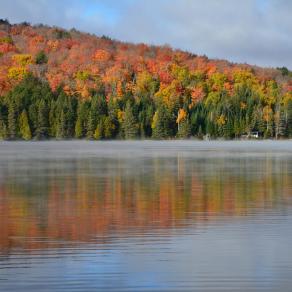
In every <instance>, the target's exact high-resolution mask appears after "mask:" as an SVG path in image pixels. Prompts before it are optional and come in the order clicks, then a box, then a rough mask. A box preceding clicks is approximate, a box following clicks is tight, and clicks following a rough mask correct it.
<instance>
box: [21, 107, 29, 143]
mask: <svg viewBox="0 0 292 292" xmlns="http://www.w3.org/2000/svg"><path fill="white" fill-rule="evenodd" d="M19 131H20V135H21V137H22V138H23V139H24V140H30V139H31V131H30V126H29V123H28V117H27V113H26V110H23V111H22V113H21V115H20V117H19Z"/></svg>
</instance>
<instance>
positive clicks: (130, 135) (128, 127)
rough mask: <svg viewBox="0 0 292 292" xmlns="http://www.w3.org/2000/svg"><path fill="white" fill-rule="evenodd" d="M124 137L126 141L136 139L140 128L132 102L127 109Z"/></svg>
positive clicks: (128, 103)
mask: <svg viewBox="0 0 292 292" xmlns="http://www.w3.org/2000/svg"><path fill="white" fill-rule="evenodd" d="M123 129H124V135H125V138H126V139H134V138H136V137H137V135H138V127H137V123H136V119H135V117H134V115H133V111H132V108H131V104H130V102H127V105H126V109H125V117H124V121H123Z"/></svg>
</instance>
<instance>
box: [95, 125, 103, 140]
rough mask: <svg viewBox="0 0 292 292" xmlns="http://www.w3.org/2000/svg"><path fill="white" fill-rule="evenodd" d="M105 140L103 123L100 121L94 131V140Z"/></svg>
mask: <svg viewBox="0 0 292 292" xmlns="http://www.w3.org/2000/svg"><path fill="white" fill-rule="evenodd" d="M102 138H103V123H102V121H100V122H99V123H98V124H97V126H96V129H95V131H94V139H95V140H100V139H102Z"/></svg>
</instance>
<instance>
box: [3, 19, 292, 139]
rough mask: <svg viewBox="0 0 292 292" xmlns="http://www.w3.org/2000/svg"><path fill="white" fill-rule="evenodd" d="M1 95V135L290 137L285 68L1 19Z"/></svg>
mask: <svg viewBox="0 0 292 292" xmlns="http://www.w3.org/2000/svg"><path fill="white" fill-rule="evenodd" d="M44 93H45V96H44ZM0 96H2V98H1V100H0V102H1V103H0V105H1V108H0V137H2V138H10V139H15V138H24V139H31V138H34V137H36V138H50V137H53V138H55V137H59V138H72V137H77V138H83V137H84V138H85V137H87V138H90V139H94V138H95V139H104V138H136V137H153V138H169V137H182V138H185V137H189V136H197V137H202V136H204V135H207V134H208V135H210V136H211V137H226V138H236V137H241V136H242V135H245V136H248V137H249V136H251V132H258V133H259V136H262V137H289V136H290V135H292V129H291V127H292V126H291V123H292V120H291V100H292V73H291V72H290V71H289V70H288V69H287V68H285V67H283V68H278V69H276V68H261V67H257V66H251V65H247V64H234V63H231V62H228V61H224V60H211V59H208V58H207V57H206V56H197V55H195V54H193V53H189V52H184V51H181V50H174V49H171V48H170V47H168V46H152V45H146V44H131V43H125V42H120V41H116V40H112V39H110V38H108V37H106V36H101V37H97V36H95V35H91V34H87V33H82V32H79V31H77V30H75V29H71V30H69V31H68V30H64V29H61V28H57V27H48V26H44V25H34V26H31V25H30V24H28V23H22V24H14V25H11V24H10V23H9V22H8V21H6V20H0ZM42 118H43V121H42ZM24 124H25V125H24ZM24 128H25V130H24ZM25 132H26V133H25ZM1 133H2V134H1Z"/></svg>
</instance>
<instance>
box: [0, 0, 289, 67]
mask: <svg viewBox="0 0 292 292" xmlns="http://www.w3.org/2000/svg"><path fill="white" fill-rule="evenodd" d="M291 13H292V1H291V0H9V1H8V0H0V18H7V19H8V20H9V21H10V22H11V23H18V22H22V21H27V22H30V23H32V24H38V23H43V24H47V25H56V26H60V27H63V28H68V29H70V28H73V27H74V28H76V29H78V30H81V31H84V32H90V33H94V34H96V35H107V36H109V37H111V38H114V39H118V40H122V41H130V42H135V43H140V42H143V43H147V44H155V45H165V44H168V45H170V46H172V47H174V48H179V49H183V50H187V51H190V52H192V53H195V54H199V55H207V56H208V57H210V58H218V59H227V60H229V61H233V62H240V63H249V64H253V65H259V66H265V67H282V66H286V67H288V68H289V69H291V70H292V17H291Z"/></svg>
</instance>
